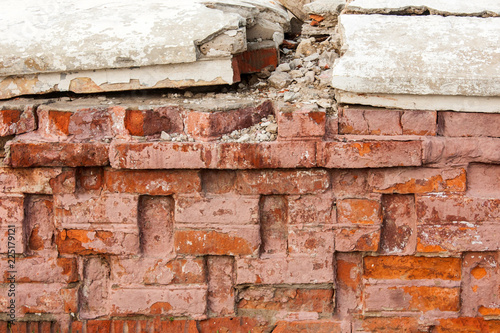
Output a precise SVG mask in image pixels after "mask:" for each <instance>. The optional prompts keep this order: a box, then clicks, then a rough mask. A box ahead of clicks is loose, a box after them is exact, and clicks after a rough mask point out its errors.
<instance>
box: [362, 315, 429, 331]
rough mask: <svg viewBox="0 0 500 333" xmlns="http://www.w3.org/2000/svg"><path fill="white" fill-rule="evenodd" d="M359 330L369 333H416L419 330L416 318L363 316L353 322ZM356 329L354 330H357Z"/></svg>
mask: <svg viewBox="0 0 500 333" xmlns="http://www.w3.org/2000/svg"><path fill="white" fill-rule="evenodd" d="M354 326H355V327H359V328H357V330H359V331H363V332H370V333H418V332H421V331H420V330H419V326H418V320H417V319H416V318H409V317H401V318H391V317H388V318H384V317H381V318H369V317H368V318H364V319H362V320H358V321H355V322H354ZM357 330H356V331H357Z"/></svg>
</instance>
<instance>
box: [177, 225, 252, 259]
mask: <svg viewBox="0 0 500 333" xmlns="http://www.w3.org/2000/svg"><path fill="white" fill-rule="evenodd" d="M174 245H175V250H176V252H177V253H178V254H188V255H206V254H212V255H242V256H245V255H250V256H254V255H256V254H257V253H258V250H259V245H260V235H259V226H258V225H248V226H232V227H216V226H213V227H211V228H210V229H176V230H175V232H174Z"/></svg>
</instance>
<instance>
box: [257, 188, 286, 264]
mask: <svg viewBox="0 0 500 333" xmlns="http://www.w3.org/2000/svg"><path fill="white" fill-rule="evenodd" d="M286 222H287V200H286V198H284V197H283V196H277V195H272V196H263V197H262V199H261V200H260V232H261V239H262V244H261V247H260V253H261V256H262V255H264V256H265V255H274V254H282V255H284V254H286V252H287V236H288V235H287V223H286Z"/></svg>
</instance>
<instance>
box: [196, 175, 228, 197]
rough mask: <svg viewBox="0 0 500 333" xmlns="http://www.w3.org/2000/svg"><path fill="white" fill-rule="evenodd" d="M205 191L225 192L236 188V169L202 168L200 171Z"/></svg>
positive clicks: (212, 192)
mask: <svg viewBox="0 0 500 333" xmlns="http://www.w3.org/2000/svg"><path fill="white" fill-rule="evenodd" d="M200 177H201V187H202V189H203V192H205V193H211V194H224V193H228V192H232V191H234V190H235V189H236V171H234V170H202V171H200Z"/></svg>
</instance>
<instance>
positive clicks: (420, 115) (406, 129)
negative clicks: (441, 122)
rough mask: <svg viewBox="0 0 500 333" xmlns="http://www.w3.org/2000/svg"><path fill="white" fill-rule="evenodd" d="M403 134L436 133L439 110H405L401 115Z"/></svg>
mask: <svg viewBox="0 0 500 333" xmlns="http://www.w3.org/2000/svg"><path fill="white" fill-rule="evenodd" d="M401 127H402V129H403V135H436V133H437V112H436V111H428V110H425V111H419V110H404V111H403V114H402V115H401Z"/></svg>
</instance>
